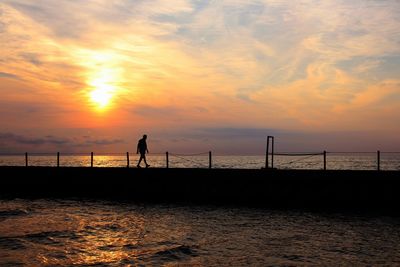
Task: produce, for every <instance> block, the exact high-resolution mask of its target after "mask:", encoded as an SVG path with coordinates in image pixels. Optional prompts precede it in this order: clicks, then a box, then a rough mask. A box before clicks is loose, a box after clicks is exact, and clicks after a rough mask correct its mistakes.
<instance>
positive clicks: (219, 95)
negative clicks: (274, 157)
mask: <svg viewBox="0 0 400 267" xmlns="http://www.w3.org/2000/svg"><path fill="white" fill-rule="evenodd" d="M399 14H400V1H397V0H393V1H385V0H379V1H374V0H352V1H348V0H343V1H339V0H324V1H322V0H321V1H315V0H304V1H289V0H287V1H281V0H259V1H256V0H218V1H217V0H215V1H212V0H210V1H200V0H191V1H190V0H186V1H185V0H168V1H161V0H156V1H150V0H148V1H143V0H90V1H89V0H88V1H78V0H75V1H74V0H57V1H55V0H35V1H32V0H1V1H0V93H1V97H0V152H2V153H5V152H25V151H32V152H52V151H65V152H87V151H98V152H126V151H135V150H136V143H137V140H138V139H139V138H140V137H141V135H142V134H144V133H147V134H148V136H149V138H148V143H149V149H150V152H165V151H167V150H168V151H171V152H187V153H190V152H193V153H195V152H204V151H208V150H212V151H215V152H216V153H219V154H262V153H263V152H264V150H265V139H266V136H267V135H274V136H275V138H276V147H277V149H278V150H281V151H320V150H324V149H326V150H329V151H343V150H344V151H376V150H378V149H380V150H383V151H400V15H399Z"/></svg>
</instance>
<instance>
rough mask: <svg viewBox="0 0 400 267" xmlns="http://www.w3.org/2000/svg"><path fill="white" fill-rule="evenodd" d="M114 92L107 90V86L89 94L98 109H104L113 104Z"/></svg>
mask: <svg viewBox="0 0 400 267" xmlns="http://www.w3.org/2000/svg"><path fill="white" fill-rule="evenodd" d="M112 91H113V90H111V89H109V88H107V86H104V87H99V88H96V89H94V90H93V91H91V92H90V93H89V95H90V100H91V101H92V102H93V103H94V104H95V105H96V107H97V108H99V109H104V108H105V107H107V106H108V105H109V104H110V102H111V99H112V97H113V92H112Z"/></svg>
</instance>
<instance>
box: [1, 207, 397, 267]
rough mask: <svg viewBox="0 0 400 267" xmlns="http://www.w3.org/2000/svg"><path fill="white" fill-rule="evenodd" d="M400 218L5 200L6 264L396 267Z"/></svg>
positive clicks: (3, 249) (3, 243) (3, 237)
mask: <svg viewBox="0 0 400 267" xmlns="http://www.w3.org/2000/svg"><path fill="white" fill-rule="evenodd" d="M399 265H400V218H391V217H374V216H365V215H355V214H339V213H337V214H321V213H309V212H305V211H303V212H302V211H271V210H263V209H249V208H232V207H214V206H176V205H144V204H135V203H123V202H107V201H94V200H84V199H80V200H78V199H75V200H73V199H70V200H57V199H41V200H33V201H32V200H22V199H14V200H0V266H399Z"/></svg>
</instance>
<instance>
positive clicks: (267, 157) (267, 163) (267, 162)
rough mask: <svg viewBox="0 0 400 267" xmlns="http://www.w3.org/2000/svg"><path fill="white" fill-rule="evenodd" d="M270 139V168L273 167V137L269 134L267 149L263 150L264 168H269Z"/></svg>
mask: <svg viewBox="0 0 400 267" xmlns="http://www.w3.org/2000/svg"><path fill="white" fill-rule="evenodd" d="M270 140H271V168H272V169H273V168H274V143H275V141H274V137H273V136H271V135H268V136H267V149H266V151H265V168H266V169H268V168H269V141H270Z"/></svg>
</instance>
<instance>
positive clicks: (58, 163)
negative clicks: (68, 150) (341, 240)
mask: <svg viewBox="0 0 400 267" xmlns="http://www.w3.org/2000/svg"><path fill="white" fill-rule="evenodd" d="M57 167H60V152H57Z"/></svg>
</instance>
